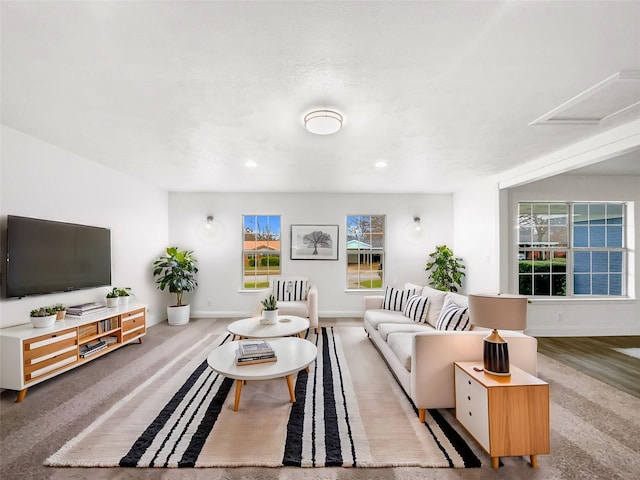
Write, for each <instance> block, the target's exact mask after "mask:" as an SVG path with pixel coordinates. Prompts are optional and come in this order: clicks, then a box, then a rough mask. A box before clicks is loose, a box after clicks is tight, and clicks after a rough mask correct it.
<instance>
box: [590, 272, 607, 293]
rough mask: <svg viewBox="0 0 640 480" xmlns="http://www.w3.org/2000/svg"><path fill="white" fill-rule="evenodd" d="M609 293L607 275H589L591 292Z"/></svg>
mask: <svg viewBox="0 0 640 480" xmlns="http://www.w3.org/2000/svg"><path fill="white" fill-rule="evenodd" d="M608 293H609V275H607V274H596V275H592V276H591V294H592V295H607V294H608Z"/></svg>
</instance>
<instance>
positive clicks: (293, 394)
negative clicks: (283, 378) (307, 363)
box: [287, 375, 296, 403]
mask: <svg viewBox="0 0 640 480" xmlns="http://www.w3.org/2000/svg"><path fill="white" fill-rule="evenodd" d="M287 386H288V387H289V396H290V397H291V403H295V402H296V392H295V390H294V389H293V377H292V376H291V375H287Z"/></svg>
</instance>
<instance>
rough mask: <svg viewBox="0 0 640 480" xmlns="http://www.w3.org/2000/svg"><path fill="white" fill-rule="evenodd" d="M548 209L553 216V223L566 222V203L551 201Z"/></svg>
mask: <svg viewBox="0 0 640 480" xmlns="http://www.w3.org/2000/svg"><path fill="white" fill-rule="evenodd" d="M549 211H550V213H551V217H552V218H553V223H555V224H556V225H560V224H562V225H566V224H567V215H568V213H569V205H567V204H566V203H552V204H551V206H550V208H549Z"/></svg>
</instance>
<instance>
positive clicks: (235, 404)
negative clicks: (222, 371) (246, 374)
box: [233, 380, 244, 412]
mask: <svg viewBox="0 0 640 480" xmlns="http://www.w3.org/2000/svg"><path fill="white" fill-rule="evenodd" d="M243 383H244V380H236V399H235V401H234V402H233V411H234V412H237V411H238V405H240V394H241V393H242V384H243Z"/></svg>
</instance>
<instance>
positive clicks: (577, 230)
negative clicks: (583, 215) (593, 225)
mask: <svg viewBox="0 0 640 480" xmlns="http://www.w3.org/2000/svg"><path fill="white" fill-rule="evenodd" d="M573 246H574V247H578V248H579V247H588V246H589V227H586V226H584V227H576V226H574V227H573Z"/></svg>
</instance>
